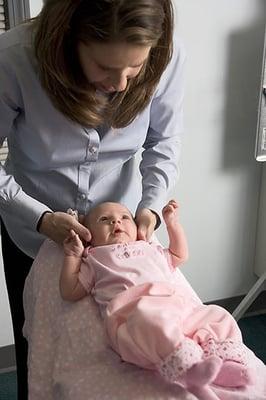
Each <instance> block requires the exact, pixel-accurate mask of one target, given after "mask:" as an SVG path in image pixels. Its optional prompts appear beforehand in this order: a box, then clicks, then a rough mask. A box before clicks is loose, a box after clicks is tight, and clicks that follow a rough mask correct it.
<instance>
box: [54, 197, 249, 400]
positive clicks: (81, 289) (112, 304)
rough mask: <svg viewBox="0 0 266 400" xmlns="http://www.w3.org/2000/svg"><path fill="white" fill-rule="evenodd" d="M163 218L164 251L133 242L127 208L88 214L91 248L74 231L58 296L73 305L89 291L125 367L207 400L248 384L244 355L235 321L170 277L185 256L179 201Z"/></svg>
mask: <svg viewBox="0 0 266 400" xmlns="http://www.w3.org/2000/svg"><path fill="white" fill-rule="evenodd" d="M162 215H163V219H164V222H165V224H166V228H167V231H168V235H169V247H168V248H167V249H165V248H163V247H162V246H161V245H159V244H158V243H154V242H146V241H143V240H137V227H136V224H135V222H134V219H133V217H132V215H131V213H130V211H129V210H128V209H127V208H126V207H125V206H123V205H121V204H118V203H111V202H108V203H103V204H100V205H98V206H96V207H95V208H93V209H92V210H91V211H90V212H89V214H88V215H86V216H85V219H84V224H85V226H86V227H87V228H88V229H89V230H90V232H91V236H92V238H91V242H90V246H89V247H87V248H85V249H84V245H83V243H82V241H81V240H80V238H79V236H78V235H77V234H75V232H74V231H71V232H70V235H69V237H68V238H67V239H66V240H65V242H64V254H65V256H64V262H63V268H62V271H61V276H60V292H61V296H62V298H63V299H64V300H69V301H77V300H79V299H82V298H83V297H84V296H86V295H88V294H89V293H91V294H92V296H93V297H94V299H95V301H96V302H97V303H98V304H99V306H100V311H101V314H102V316H103V319H104V323H105V326H106V330H107V333H108V336H109V339H110V344H111V346H112V348H113V349H114V350H115V351H116V352H117V353H118V354H119V355H120V356H121V358H122V359H123V360H124V361H127V362H130V363H133V364H135V365H138V366H140V367H142V368H148V369H152V370H155V371H157V372H159V374H160V375H161V376H162V377H163V378H165V379H166V380H167V381H169V382H172V383H174V382H176V381H178V382H179V383H180V382H181V383H182V384H183V385H184V386H186V387H187V388H191V387H196V388H198V389H199V390H200V392H201V394H202V396H203V398H206V399H208V398H211V397H208V384H209V383H215V384H217V385H221V386H231V387H238V386H246V385H248V384H251V383H252V381H253V379H254V376H253V371H252V370H251V369H250V368H249V366H248V365H249V359H248V351H247V348H246V347H245V346H244V344H243V342H242V336H241V332H240V330H239V328H238V325H237V323H236V322H235V320H234V319H233V317H232V316H231V315H230V314H229V313H228V312H227V311H226V310H224V309H223V308H221V307H219V306H215V305H208V306H206V305H204V304H202V302H201V301H200V300H199V298H198V297H197V296H196V295H195V292H194V291H193V289H192V288H191V287H190V286H189V285H187V284H184V282H183V281H182V282H178V281H177V279H174V277H173V272H174V270H175V268H176V267H177V266H178V265H181V264H182V263H184V262H185V261H186V260H187V258H188V248H187V242H186V237H185V234H184V231H183V228H182V226H181V224H180V223H179V221H178V205H177V203H176V202H175V201H174V200H171V201H169V202H168V204H167V205H166V206H165V207H164V208H163V210H162ZM204 390H205V391H206V393H205V392H204Z"/></svg>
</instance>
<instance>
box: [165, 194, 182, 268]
mask: <svg viewBox="0 0 266 400" xmlns="http://www.w3.org/2000/svg"><path fill="white" fill-rule="evenodd" d="M177 209H178V204H177V203H176V201H175V200H170V201H169V202H168V204H167V205H166V206H165V207H164V208H163V211H162V215H163V219H164V221H165V224H166V228H167V231H168V235H169V252H170V253H171V255H172V257H173V259H174V263H173V264H175V265H179V264H182V263H184V262H185V261H187V259H188V246H187V240H186V236H185V232H184V230H183V227H182V225H181V224H180V223H179V221H178V213H177Z"/></svg>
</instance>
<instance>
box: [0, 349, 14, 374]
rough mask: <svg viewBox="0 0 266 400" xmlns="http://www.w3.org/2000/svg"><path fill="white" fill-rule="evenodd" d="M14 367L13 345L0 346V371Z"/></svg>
mask: <svg viewBox="0 0 266 400" xmlns="http://www.w3.org/2000/svg"><path fill="white" fill-rule="evenodd" d="M15 369H16V354H15V346H14V345H13V344H11V345H9V346H4V347H0V373H3V372H10V371H14V370H15Z"/></svg>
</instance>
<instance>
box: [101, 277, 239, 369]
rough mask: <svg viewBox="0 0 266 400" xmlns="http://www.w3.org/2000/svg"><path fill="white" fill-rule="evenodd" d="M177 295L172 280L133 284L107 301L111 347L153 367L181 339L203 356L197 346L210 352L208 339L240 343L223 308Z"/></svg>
mask: <svg viewBox="0 0 266 400" xmlns="http://www.w3.org/2000/svg"><path fill="white" fill-rule="evenodd" d="M179 293H180V291H179V289H177V288H176V286H175V285H174V284H170V283H160V282H158V283H149V284H143V285H140V286H136V287H132V288H130V289H128V290H126V291H124V292H122V293H120V294H119V295H118V296H116V298H114V299H113V300H112V301H111V302H110V304H109V305H108V307H107V316H106V319H105V323H106V328H107V332H108V335H109V338H110V341H111V345H112V347H113V348H114V350H115V351H116V352H117V353H118V354H120V356H121V358H122V359H123V360H124V361H127V362H130V363H133V364H136V365H138V366H140V367H143V368H149V369H156V368H157V366H158V365H159V364H160V363H162V362H163V360H165V359H166V358H167V357H169V355H171V354H172V353H173V352H174V351H175V350H176V349H178V348H179V347H180V345H181V344H182V343H184V341H185V340H189V341H190V343H192V341H191V339H192V340H193V342H194V343H195V346H197V347H199V346H200V347H201V349H200V351H201V352H202V354H203V351H202V349H203V350H205V353H208V352H210V354H211V353H212V350H211V349H210V348H209V347H208V343H212V344H213V343H214V342H215V343H222V342H224V341H225V340H227V339H230V342H231V343H234V342H238V343H240V342H241V343H242V336H241V332H240V329H239V328H238V325H237V323H236V322H235V320H234V319H233V317H232V316H231V314H229V313H228V312H227V311H226V310H224V309H223V308H221V307H219V306H215V305H208V306H206V305H203V304H201V303H198V304H195V302H192V301H190V299H189V298H188V299H186V298H185V296H184V295H183V296H182V295H180V294H179ZM194 343H193V345H194ZM206 346H207V347H206ZM190 349H191V347H190ZM238 350H239V348H238ZM188 351H189V352H190V353H193V352H194V350H193V349H191V350H188ZM190 356H192V357H193V355H192V354H190ZM192 364H193V362H192Z"/></svg>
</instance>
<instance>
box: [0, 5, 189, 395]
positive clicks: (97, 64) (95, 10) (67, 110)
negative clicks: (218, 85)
mask: <svg viewBox="0 0 266 400" xmlns="http://www.w3.org/2000/svg"><path fill="white" fill-rule="evenodd" d="M183 63H184V56H183V51H182V48H181V46H180V44H179V43H173V10H172V4H171V0H134V1H128V0H94V1H88V0H75V1H73V0H65V1H60V0H47V1H46V2H45V5H44V7H43V9H42V11H41V13H40V15H39V16H38V17H37V18H36V19H35V20H33V21H31V22H29V23H27V24H24V25H21V26H19V27H17V28H15V29H13V30H11V31H9V32H7V33H5V34H3V35H1V37H0V128H1V129H0V135H1V139H2V140H4V138H6V137H7V138H8V146H9V155H8V159H7V161H6V164H5V167H4V168H2V169H1V175H0V214H1V218H2V224H1V229H2V247H3V258H4V268H5V274H6V282H7V288H8V294H9V300H10V306H11V313H12V320H13V326H14V335H15V344H16V356H17V373H18V392H19V399H26V398H27V389H26V380H27V379H26V357H27V347H26V342H25V340H24V339H23V336H22V326H23V320H24V316H23V307H22V292H23V286H24V281H25V277H26V275H27V273H28V271H29V268H30V266H31V264H32V259H33V258H34V257H35V255H36V253H37V251H38V249H39V247H40V245H41V243H42V242H43V240H44V239H45V238H46V237H49V238H51V239H52V240H54V241H56V242H58V243H62V242H63V240H64V239H65V238H66V236H67V234H68V232H69V230H70V229H73V230H74V231H75V232H76V233H77V234H79V236H80V237H81V238H82V239H83V240H84V241H86V240H88V239H89V232H88V230H87V229H86V228H85V227H84V226H83V225H82V224H80V223H79V222H78V221H75V220H74V219H73V218H72V217H71V216H70V215H68V214H67V213H66V211H67V209H68V208H72V209H77V210H78V212H79V213H80V214H85V213H87V212H88V210H89V209H90V208H91V207H92V206H93V205H95V204H97V203H100V202H103V201H106V200H109V201H114V202H122V203H124V204H126V205H127V206H128V208H129V209H130V210H131V211H132V212H133V213H135V214H136V222H137V225H138V237H139V238H140V239H144V240H145V239H148V238H149V237H150V235H151V234H152V232H153V230H154V229H155V227H156V226H158V224H159V223H160V216H159V215H160V210H161V209H162V205H163V204H164V202H165V198H166V195H167V192H168V191H169V189H170V188H171V187H172V185H173V184H174V183H175V181H176V178H177V166H176V163H177V159H178V154H179V150H180V136H181V131H182V99H183V78H182V72H183ZM141 148H143V153H142V156H141V159H140V158H138V157H136V154H137V152H138V151H139V150H140V149H141ZM135 166H137V167H138V168H139V171H140V176H139V175H138V174H137V173H136V168H135Z"/></svg>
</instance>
